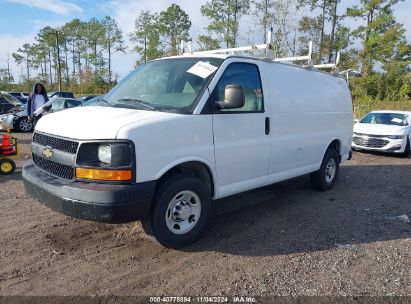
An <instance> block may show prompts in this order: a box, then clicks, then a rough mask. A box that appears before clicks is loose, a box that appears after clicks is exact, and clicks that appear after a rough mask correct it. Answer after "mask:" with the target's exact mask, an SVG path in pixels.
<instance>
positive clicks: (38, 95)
mask: <svg viewBox="0 0 411 304" xmlns="http://www.w3.org/2000/svg"><path fill="white" fill-rule="evenodd" d="M48 100H49V98H48V97H47V91H46V88H45V87H44V85H43V84H41V83H36V84H35V85H34V86H33V92H32V93H30V95H29V97H28V99H27V115H28V119H29V121H33V126H34V127H35V126H36V124H37V122H38V120H39V119H40V118H41V116H42V114H39V115H34V112H35V111H36V110H38V109H40V108H43V110H44V111H48V110H49V108H50V107H47V106H44V104H45V103H46V102H47V101H48Z"/></svg>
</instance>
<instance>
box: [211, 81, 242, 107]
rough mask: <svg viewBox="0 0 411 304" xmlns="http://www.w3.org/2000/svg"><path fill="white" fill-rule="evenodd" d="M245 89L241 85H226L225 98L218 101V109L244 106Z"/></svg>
mask: <svg viewBox="0 0 411 304" xmlns="http://www.w3.org/2000/svg"><path fill="white" fill-rule="evenodd" d="M244 99H245V98H244V91H243V88H242V87H241V86H240V85H228V86H226V87H225V91H224V100H223V101H217V102H216V107H217V108H218V109H238V108H241V107H243V106H244Z"/></svg>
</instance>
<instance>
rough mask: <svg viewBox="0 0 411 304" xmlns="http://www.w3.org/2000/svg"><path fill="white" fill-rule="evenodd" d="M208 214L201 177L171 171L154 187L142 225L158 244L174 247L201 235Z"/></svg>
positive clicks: (208, 199) (207, 197) (207, 195)
mask: <svg viewBox="0 0 411 304" xmlns="http://www.w3.org/2000/svg"><path fill="white" fill-rule="evenodd" d="M210 214H211V194H210V190H209V189H208V187H207V186H206V185H205V184H204V183H203V181H202V180H201V179H199V178H198V177H197V176H195V175H192V174H174V175H171V176H170V177H169V178H168V179H167V180H166V181H165V182H164V183H163V184H162V185H160V187H159V189H158V190H157V191H156V195H155V197H154V200H153V207H152V210H151V214H150V215H149V217H148V218H147V219H145V220H143V228H144V230H145V231H146V233H147V234H149V235H152V236H153V237H154V238H155V239H156V240H157V241H158V242H159V243H160V244H161V245H163V246H165V247H168V248H174V249H177V248H181V247H185V246H187V245H190V244H192V243H193V242H195V241H196V240H197V239H198V238H200V236H201V235H202V234H203V232H204V231H205V229H206V227H207V224H208V222H209V219H210Z"/></svg>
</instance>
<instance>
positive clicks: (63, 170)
mask: <svg viewBox="0 0 411 304" xmlns="http://www.w3.org/2000/svg"><path fill="white" fill-rule="evenodd" d="M33 162H34V164H35V165H36V166H37V167H39V168H40V169H42V170H44V171H46V172H49V173H51V174H53V175H55V176H58V177H61V178H64V179H73V177H74V167H72V166H67V165H63V164H59V163H56V162H54V161H51V160H48V159H45V158H43V157H39V156H37V155H34V154H33Z"/></svg>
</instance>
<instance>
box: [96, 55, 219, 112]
mask: <svg viewBox="0 0 411 304" xmlns="http://www.w3.org/2000/svg"><path fill="white" fill-rule="evenodd" d="M221 62H222V59H219V58H200V57H196V58H192V57H191V58H171V59H162V60H155V61H150V62H147V63H145V64H142V65H141V66H139V67H138V68H137V69H136V70H135V71H133V72H131V73H130V74H129V75H128V76H127V77H126V78H125V79H123V80H122V81H121V82H120V83H119V84H118V85H117V86H116V87H115V88H114V89H113V90H111V91H110V92H109V93H108V94H107V95H106V96H105V97H104V100H103V101H104V103H105V105H108V106H112V107H122V108H131V109H139V110H151V111H165V112H174V113H181V114H190V113H192V112H193V111H194V108H195V107H196V105H197V102H198V99H199V98H200V97H201V93H202V92H203V90H204V87H205V86H206V85H207V84H208V81H209V80H210V78H211V77H212V75H213V74H214V73H215V71H216V70H217V68H218V66H219V65H220V64H221Z"/></svg>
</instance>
